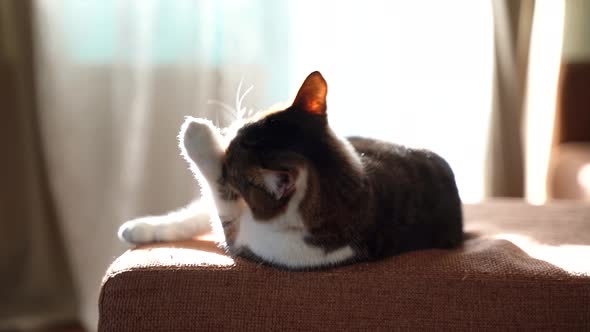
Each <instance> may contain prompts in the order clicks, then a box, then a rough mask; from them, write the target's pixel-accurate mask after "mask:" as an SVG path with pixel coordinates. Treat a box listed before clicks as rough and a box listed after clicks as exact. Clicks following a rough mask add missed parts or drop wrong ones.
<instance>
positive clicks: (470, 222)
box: [99, 201, 590, 331]
mask: <svg viewBox="0 0 590 332" xmlns="http://www.w3.org/2000/svg"><path fill="white" fill-rule="evenodd" d="M465 213H466V228H467V230H468V231H470V232H471V233H472V234H471V237H470V239H469V240H467V241H466V242H465V244H464V246H463V247H462V248H460V249H456V250H451V251H445V250H428V251H421V252H413V253H408V254H404V255H400V256H397V257H392V258H389V259H387V260H384V261H381V262H375V263H363V264H357V265H351V266H346V267H340V268H335V269H331V270H328V271H314V272H285V271H278V270H275V269H273V268H269V267H265V266H260V265H257V264H254V263H251V262H248V261H245V260H241V259H236V260H233V259H231V258H229V257H226V256H224V255H223V254H221V253H220V252H219V251H217V250H216V248H215V246H214V245H213V244H212V243H211V242H207V241H202V240H201V241H193V242H182V243H166V244H158V245H149V246H142V247H138V248H136V249H133V250H130V251H128V252H126V253H124V254H123V255H122V256H121V257H119V258H118V259H117V260H116V261H115V262H114V263H113V264H112V266H111V267H110V268H109V270H108V271H107V273H106V276H105V278H104V284H103V286H102V291H101V296H100V303H99V310H100V321H99V330H100V331H209V330H223V331H268V330H277V331H289V330H305V331H345V330H368V331H376V330H379V331H382V330H392V329H398V328H408V329H435V328H436V329H445V330H466V329H469V330H482V329H493V330H506V329H519V330H520V329H529V330H536V329H551V330H568V331H570V330H590V205H584V204H576V203H568V202H562V203H553V204H550V205H547V206H528V205H525V204H522V203H519V202H517V201H497V202H489V203H485V204H479V205H471V206H466V207H465ZM532 256H534V257H537V258H538V259H537V258H533V257H532Z"/></svg>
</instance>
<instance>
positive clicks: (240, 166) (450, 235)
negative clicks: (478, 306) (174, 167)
mask: <svg viewBox="0 0 590 332" xmlns="http://www.w3.org/2000/svg"><path fill="white" fill-rule="evenodd" d="M326 94H327V84H326V81H325V80H324V78H323V77H322V75H321V74H320V73H319V72H314V73H311V74H310V75H309V76H308V77H307V78H306V80H305V81H304V82H303V84H302V86H301V88H300V89H299V92H298V94H297V96H296V98H295V101H294V102H293V104H292V105H291V106H290V107H288V108H286V109H284V110H282V111H277V112H273V113H268V114H264V115H259V116H258V118H256V119H251V120H250V121H249V122H247V123H246V124H244V125H243V126H242V127H241V128H240V129H239V130H237V133H235V136H233V137H223V136H222V135H221V133H220V131H219V130H218V129H217V128H216V127H214V126H213V125H212V124H211V123H210V122H209V121H207V120H202V119H195V118H187V120H186V121H185V123H184V124H183V125H182V128H181V132H180V136H179V138H180V147H181V150H182V154H183V156H184V157H185V159H186V160H187V161H188V162H189V164H190V165H191V169H192V170H193V172H194V173H195V175H196V177H197V179H198V180H199V182H200V184H201V186H202V188H203V196H204V197H205V198H204V199H203V201H200V202H196V203H194V204H193V206H191V207H189V208H187V209H186V210H184V211H180V212H174V213H172V214H169V215H167V216H160V217H146V218H140V219H136V220H133V221H129V222H127V223H125V224H124V225H122V226H121V228H120V230H119V237H120V238H121V239H122V240H124V241H127V242H130V243H144V242H152V241H169V240H179V239H187V238H191V237H192V236H194V235H198V234H201V233H204V232H207V231H208V230H209V229H210V228H209V223H210V222H213V228H214V229H215V228H216V227H217V226H219V222H221V225H222V226H223V232H224V235H225V243H224V245H225V246H226V248H227V249H228V250H229V252H230V253H231V254H234V255H240V256H247V257H248V258H252V259H255V260H258V261H262V262H265V263H268V264H271V265H274V266H280V267H284V268H288V269H307V268H317V267H325V266H333V265H339V264H345V263H349V262H354V261H365V260H373V259H379V258H383V257H386V256H390V255H395V254H399V253H402V252H406V251H411V250H418V249H427V248H452V247H454V246H457V245H458V244H460V242H461V241H462V237H463V231H462V210H461V200H460V198H459V195H458V192H457V187H456V184H455V180H454V175H453V172H452V170H451V168H450V167H449V165H448V164H447V163H446V162H445V161H444V160H443V159H442V158H441V157H439V156H438V155H436V154H435V153H433V152H430V151H426V150H414V149H409V148H405V147H403V146H400V145H395V144H391V143H386V142H383V141H378V140H374V139H368V138H360V137H352V138H348V139H344V138H340V137H338V136H336V135H335V134H334V133H333V132H332V130H331V128H330V126H329V125H328V119H327V106H326ZM336 111H338V110H336ZM226 139H227V140H228V143H227V142H226ZM207 199H209V200H210V201H211V202H212V203H214V205H215V207H214V208H207V206H206V204H205V202H206V201H207ZM215 214H218V217H219V220H218V219H217V215H215Z"/></svg>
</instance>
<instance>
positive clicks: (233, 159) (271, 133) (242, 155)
mask: <svg viewBox="0 0 590 332" xmlns="http://www.w3.org/2000/svg"><path fill="white" fill-rule="evenodd" d="M326 93H327V85H326V82H325V80H324V79H323V77H322V76H321V74H320V73H318V72H314V73H312V74H310V75H309V76H308V78H307V79H306V80H305V82H304V83H303V85H302V86H301V88H300V90H299V93H298V94H297V97H296V98H295V102H294V103H293V105H292V106H291V107H289V108H287V109H285V110H282V111H278V112H274V113H270V114H268V115H266V116H264V117H262V118H261V119H259V120H256V121H253V122H250V123H248V124H246V125H244V126H243V127H242V128H241V129H240V130H238V132H237V134H236V136H235V137H234V139H233V140H232V141H231V142H230V144H229V146H228V148H227V150H226V155H225V160H224V164H223V179H224V181H226V182H227V183H228V184H229V185H230V186H231V187H232V188H233V189H234V190H235V191H237V192H238V193H239V194H240V195H241V196H242V198H243V199H244V200H245V201H246V203H247V204H248V206H249V207H250V209H251V210H252V212H253V214H254V217H255V218H257V219H258V220H268V219H271V218H273V217H274V216H276V215H278V214H280V213H282V212H284V210H285V209H286V207H287V204H288V202H289V200H290V199H291V197H292V196H293V195H294V193H295V192H296V191H297V190H298V189H301V188H298V183H300V182H301V181H297V180H298V179H299V178H300V176H301V174H302V172H305V171H306V168H307V167H308V166H309V164H310V161H311V160H313V159H314V157H317V156H316V155H318V154H320V153H321V150H322V144H324V143H323V142H325V141H326V139H325V137H326V135H327V130H328V129H327V125H328V124H327V119H326V99H325V98H326Z"/></svg>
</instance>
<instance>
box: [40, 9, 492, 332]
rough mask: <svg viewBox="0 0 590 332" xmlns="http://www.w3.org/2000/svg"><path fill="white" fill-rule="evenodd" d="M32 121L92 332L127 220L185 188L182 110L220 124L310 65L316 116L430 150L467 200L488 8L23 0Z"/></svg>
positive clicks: (277, 92)
mask: <svg viewBox="0 0 590 332" xmlns="http://www.w3.org/2000/svg"><path fill="white" fill-rule="evenodd" d="M35 16H36V18H37V19H36V22H35V23H36V30H35V31H36V40H37V49H38V56H37V67H38V73H39V100H40V109H41V113H42V118H41V126H42V135H43V136H42V137H43V143H44V148H45V150H46V156H47V163H48V168H49V170H48V171H49V176H50V180H51V188H52V190H53V194H54V196H55V199H56V204H57V207H58V213H59V217H60V220H61V223H62V228H63V232H64V236H65V239H66V248H67V249H68V253H69V255H70V257H69V258H70V261H71V265H72V267H73V271H74V278H75V281H76V283H77V284H76V286H77V289H78V293H79V296H80V298H81V303H82V318H83V321H84V322H85V324H86V325H87V327H88V328H89V329H94V327H95V326H96V324H95V322H96V318H97V311H96V310H97V305H96V304H97V296H98V291H99V286H100V279H101V277H102V275H103V273H104V270H105V269H106V267H107V266H108V264H109V263H110V262H111V261H112V260H113V259H114V258H115V257H116V256H117V255H118V254H119V253H121V251H122V250H124V246H123V245H121V244H120V243H119V242H118V240H117V238H116V229H117V227H118V225H119V224H120V223H121V222H122V221H124V220H125V219H127V218H130V217H135V216H139V215H144V214H159V213H163V212H165V211H167V210H170V209H174V208H177V207H179V206H181V205H182V204H186V203H188V202H189V201H190V200H191V199H192V197H193V195H194V194H195V193H196V185H195V183H194V181H193V180H192V178H191V176H190V173H189V171H188V170H187V167H186V165H185V163H184V162H183V161H182V160H181V158H180V157H179V155H178V149H177V146H176V144H177V142H176V134H177V130H178V127H179V125H180V123H181V121H182V120H183V117H184V116H185V115H195V116H203V117H208V118H210V119H212V120H214V121H219V123H220V124H224V123H226V122H227V121H228V120H229V119H228V118H226V117H225V116H224V113H223V112H222V111H221V107H220V106H219V105H217V104H211V103H209V101H210V100H218V101H221V102H224V103H227V104H233V100H234V98H235V93H236V88H237V86H238V84H239V82H240V81H241V80H242V79H243V81H244V86H245V87H248V86H250V85H254V90H253V91H252V93H251V94H250V95H249V96H248V98H247V99H246V102H245V104H246V106H248V107H249V108H253V109H260V108H265V107H268V106H270V105H272V104H274V103H276V102H279V101H283V100H285V99H288V97H289V96H290V94H292V93H294V92H296V89H297V87H298V84H300V83H301V80H302V79H303V78H304V77H305V76H306V75H307V74H308V73H309V72H311V71H312V70H320V71H322V73H323V74H324V75H325V77H326V78H327V80H328V84H329V86H330V92H329V97H328V98H329V100H328V103H329V117H330V121H331V122H332V123H333V125H334V127H335V128H336V129H337V131H339V132H340V133H342V134H347V135H366V136H373V137H378V138H382V139H387V140H392V141H396V142H399V143H403V144H407V145H410V146H416V147H426V148H430V149H433V150H435V151H437V152H439V153H441V154H442V155H443V156H445V157H446V158H447V159H448V160H449V161H450V163H451V165H452V166H453V167H454V169H455V170H456V172H457V179H458V183H459V187H460V191H461V195H462V196H463V198H464V199H465V200H467V201H474V200H478V199H481V198H482V197H483V192H484V191H483V172H484V158H485V151H486V149H485V145H486V138H487V130H488V128H487V126H488V122H489V121H488V119H489V114H490V109H491V108H490V105H491V82H492V69H493V68H492V66H493V63H492V47H493V44H492V42H493V38H492V22H491V20H492V15H491V5H490V3H489V2H483V1H477V2H474V1H444V2H442V1H412V2H408V1H404V2H391V1H362V2H361V1H339V2H332V1H265V0H258V1H213V0H201V1H174V2H172V1H165V0H159V1H158V0H155V1H115V0H86V1H74V0H64V1H62V2H55V1H50V0H36V1H35Z"/></svg>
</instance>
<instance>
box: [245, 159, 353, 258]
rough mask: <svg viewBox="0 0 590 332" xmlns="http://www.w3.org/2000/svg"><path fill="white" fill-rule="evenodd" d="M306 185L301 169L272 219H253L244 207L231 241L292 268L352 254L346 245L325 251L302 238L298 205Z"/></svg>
mask: <svg viewBox="0 0 590 332" xmlns="http://www.w3.org/2000/svg"><path fill="white" fill-rule="evenodd" d="M306 187H307V174H306V172H305V171H302V172H301V174H300V176H299V178H298V179H297V183H296V191H295V193H294V195H293V197H291V200H290V201H289V205H288V207H287V209H286V211H285V212H284V213H283V214H281V215H279V216H277V217H275V218H273V219H272V220H265V221H263V222H260V221H257V220H255V219H254V217H253V216H252V212H251V211H250V209H248V208H246V209H245V211H244V212H243V214H242V215H241V217H240V221H239V225H240V226H239V231H238V234H237V237H236V240H235V244H234V245H235V246H237V247H247V248H248V249H249V250H250V251H252V252H253V253H254V254H256V255H257V256H259V257H260V258H262V259H263V260H265V261H268V262H272V263H275V264H279V265H283V266H287V267H292V268H303V267H313V266H322V265H330V264H335V263H338V262H342V261H345V260H347V259H350V258H352V256H353V255H354V251H353V250H352V248H351V247H350V246H345V247H342V248H340V249H337V250H333V251H330V252H326V251H325V250H324V249H322V248H319V247H316V246H311V245H309V244H307V243H306V242H305V241H304V237H305V235H306V231H305V227H304V225H303V221H302V218H301V214H300V212H299V205H300V204H301V201H302V200H303V197H304V196H305V190H306Z"/></svg>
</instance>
